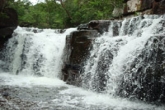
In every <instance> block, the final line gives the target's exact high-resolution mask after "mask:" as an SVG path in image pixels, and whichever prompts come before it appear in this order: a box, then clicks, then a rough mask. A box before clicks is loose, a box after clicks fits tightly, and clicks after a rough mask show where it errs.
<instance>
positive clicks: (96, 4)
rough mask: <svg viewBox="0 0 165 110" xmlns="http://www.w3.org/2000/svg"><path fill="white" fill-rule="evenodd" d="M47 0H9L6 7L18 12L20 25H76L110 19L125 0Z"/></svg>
mask: <svg viewBox="0 0 165 110" xmlns="http://www.w3.org/2000/svg"><path fill="white" fill-rule="evenodd" d="M58 1H59V2H60V3H57V2H56V0H45V2H44V3H43V2H41V3H38V4H36V5H32V3H30V1H28V0H17V1H16V2H14V0H7V3H6V7H10V8H14V9H15V10H16V11H17V13H18V19H19V25H20V26H33V27H38V28H67V27H74V26H77V25H79V24H81V23H87V22H89V21H90V20H98V19H110V18H112V17H113V16H112V12H113V9H114V8H116V7H122V5H123V4H122V3H123V0H65V1H63V0H58Z"/></svg>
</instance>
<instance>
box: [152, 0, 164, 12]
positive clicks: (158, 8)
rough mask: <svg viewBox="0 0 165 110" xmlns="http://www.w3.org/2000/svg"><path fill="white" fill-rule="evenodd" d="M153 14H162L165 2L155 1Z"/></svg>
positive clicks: (162, 0) (161, 0)
mask: <svg viewBox="0 0 165 110" xmlns="http://www.w3.org/2000/svg"><path fill="white" fill-rule="evenodd" d="M152 13H153V14H164V13H165V0H155V1H154V2H153V8H152Z"/></svg>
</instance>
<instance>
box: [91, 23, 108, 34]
mask: <svg viewBox="0 0 165 110" xmlns="http://www.w3.org/2000/svg"><path fill="white" fill-rule="evenodd" d="M109 24H110V20H92V21H90V22H89V24H88V27H89V29H95V30H97V31H98V32H99V33H101V34H103V33H104V32H108V29H109Z"/></svg>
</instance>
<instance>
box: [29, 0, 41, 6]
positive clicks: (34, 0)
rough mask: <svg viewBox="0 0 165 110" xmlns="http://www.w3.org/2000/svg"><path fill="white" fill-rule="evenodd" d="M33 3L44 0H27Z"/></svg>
mask: <svg viewBox="0 0 165 110" xmlns="http://www.w3.org/2000/svg"><path fill="white" fill-rule="evenodd" d="M29 1H30V2H31V3H32V4H33V5H35V4H36V3H38V2H44V0H29Z"/></svg>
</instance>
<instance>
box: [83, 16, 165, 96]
mask: <svg viewBox="0 0 165 110" xmlns="http://www.w3.org/2000/svg"><path fill="white" fill-rule="evenodd" d="M162 21H163V22H164V18H163V17H159V16H144V18H143V19H142V18H141V17H135V18H132V19H125V20H124V21H123V22H122V26H121V28H120V29H119V35H117V36H115V37H114V35H113V32H112V31H113V25H114V24H112V25H110V29H109V31H110V32H108V33H105V34H104V35H102V36H101V37H100V38H97V39H96V40H95V42H94V43H93V50H92V51H91V53H90V58H89V59H88V61H87V62H86V66H85V72H84V76H83V81H84V82H83V87H84V88H87V89H90V90H93V91H99V92H104V93H108V94H111V95H116V92H117V90H118V88H119V85H120V84H121V80H122V78H123V76H124V79H125V80H128V78H129V75H128V74H127V75H124V74H125V73H127V71H128V70H129V68H130V66H131V63H132V62H133V61H134V60H135V58H137V56H138V55H139V54H140V53H141V52H142V49H143V48H144V46H145V44H146V43H147V41H148V39H149V38H151V37H152V36H157V35H161V36H164V34H165V28H164V27H163V26H162V24H161V22H162ZM119 24H120V22H116V25H119ZM132 71H136V70H132ZM102 74H104V76H103V75H102ZM130 77H131V74H130ZM100 80H101V81H102V82H103V81H104V84H103V83H101V82H100ZM87 82H88V83H87ZM137 85H138V84H137ZM102 86H105V87H104V88H101V87H102Z"/></svg>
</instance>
